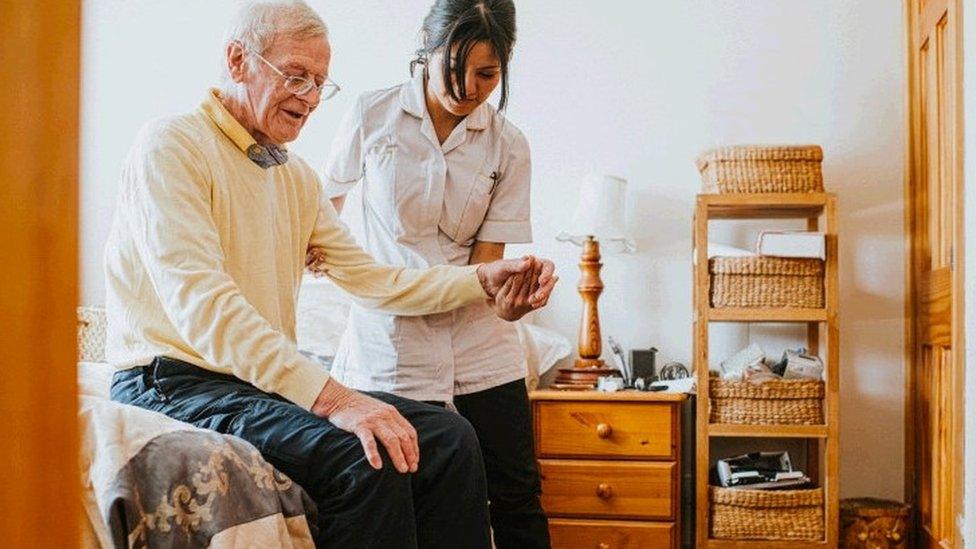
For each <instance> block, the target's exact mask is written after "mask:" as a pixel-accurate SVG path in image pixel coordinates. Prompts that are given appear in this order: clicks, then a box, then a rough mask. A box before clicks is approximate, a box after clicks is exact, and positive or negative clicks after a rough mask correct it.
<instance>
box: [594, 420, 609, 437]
mask: <svg viewBox="0 0 976 549" xmlns="http://www.w3.org/2000/svg"><path fill="white" fill-rule="evenodd" d="M612 434H613V427H611V426H610V424H609V423H599V424H597V426H596V436H598V437H600V438H610V435H612Z"/></svg>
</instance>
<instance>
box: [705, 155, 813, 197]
mask: <svg viewBox="0 0 976 549" xmlns="http://www.w3.org/2000/svg"><path fill="white" fill-rule="evenodd" d="M822 161H823V150H822V149H821V148H820V147H819V146H818V145H800V146H755V145H741V146H735V147H722V148H718V149H712V150H709V151H705V152H704V153H702V154H701V155H700V156H699V157H698V159H697V160H696V161H695V163H696V164H697V166H698V171H699V172H700V173H701V176H702V184H703V186H704V192H707V193H802V192H823V173H822V171H821V162H822Z"/></svg>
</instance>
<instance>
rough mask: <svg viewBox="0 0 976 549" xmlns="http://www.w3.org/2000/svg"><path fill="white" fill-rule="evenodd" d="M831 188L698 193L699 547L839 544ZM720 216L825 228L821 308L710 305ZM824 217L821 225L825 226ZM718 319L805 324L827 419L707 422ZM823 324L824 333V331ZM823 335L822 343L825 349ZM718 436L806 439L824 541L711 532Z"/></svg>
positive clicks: (833, 203) (755, 548) (759, 548)
mask: <svg viewBox="0 0 976 549" xmlns="http://www.w3.org/2000/svg"><path fill="white" fill-rule="evenodd" d="M836 207H837V206H836V196H835V195H833V194H832V193H784V194H779V193H776V194H735V195H728V194H724V195H723V194H701V195H698V200H697V205H696V208H695V221H694V230H693V232H694V268H693V270H694V277H695V280H694V284H693V288H694V306H695V315H694V355H693V356H694V365H695V368H694V369H695V375H696V376H697V383H698V400H697V434H696V435H697V436H696V442H697V459H696V484H697V486H696V494H695V497H696V506H695V508H696V516H695V519H696V520H695V529H696V545H695V546H696V547H708V548H749V549H762V548H766V547H768V548H774V547H775V548H778V549H779V548H791V547H795V548H810V547H836V546H837V544H838V536H839V532H838V530H839V525H838V511H839V507H838V506H839V484H838V456H839V454H838V441H839V435H840V431H839V426H838V417H839V406H840V401H839V391H838V387H839V372H838V359H839V347H838V345H839V329H838V325H837V304H838V303H837V232H836V231H837V219H836ZM716 219H739V220H747V219H803V220H806V223H807V230H811V231H818V230H819V231H823V232H825V233H826V235H827V254H826V264H825V266H826V269H825V274H824V290H825V303H826V307H825V308H823V309H788V308H783V309H748V308H744V309H742V308H736V309H732V308H727V309H725V308H719V309H716V308H713V307H711V303H710V299H709V286H710V282H709V275H708V224H709V221H711V220H716ZM821 223H823V225H821ZM713 322H757V323H759V322H776V323H780V322H782V323H801V324H805V325H806V331H807V342H806V343H807V345H806V346H807V349H809V350H810V352H812V353H816V354H819V355H820V356H821V357H822V358H823V359H824V364H825V371H826V384H825V396H824V399H825V400H824V419H825V420H826V423H825V424H824V425H729V424H713V423H710V422H709V406H710V399H709V396H708V395H709V390H708V370H709V357H708V337H709V327H710V324H711V323H713ZM822 330H823V332H822ZM821 335H823V336H824V337H823V341H822V343H823V348H821ZM718 437H741V438H757V439H776V438H780V439H781V438H791V439H803V440H805V441H806V445H807V449H808V451H807V469H808V471H807V473H808V474H809V475H810V477H811V479H813V480H815V481H817V483H818V485H819V486H821V487H823V488H824V502H825V509H824V516H825V520H826V524H825V532H826V539H824V540H821V541H820V542H797V541H764V540H754V539H749V540H725V539H712V538H710V537H709V515H710V506H709V498H708V485H709V484H708V480H709V478H708V470H709V465H710V459H709V458H710V442H711V440H712V439H713V438H718Z"/></svg>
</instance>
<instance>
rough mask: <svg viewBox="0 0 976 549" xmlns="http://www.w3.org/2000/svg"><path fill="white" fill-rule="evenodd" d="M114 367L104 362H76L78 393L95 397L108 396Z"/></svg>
mask: <svg viewBox="0 0 976 549" xmlns="http://www.w3.org/2000/svg"><path fill="white" fill-rule="evenodd" d="M113 374H115V368H113V367H112V365H110V364H108V363H105V362H85V361H82V362H79V363H78V394H79V395H81V396H89V397H96V398H109V393H110V391H111V390H112V375H113Z"/></svg>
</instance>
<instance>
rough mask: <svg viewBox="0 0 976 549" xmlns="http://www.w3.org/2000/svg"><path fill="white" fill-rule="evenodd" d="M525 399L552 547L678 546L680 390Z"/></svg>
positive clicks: (629, 548)
mask: <svg viewBox="0 0 976 549" xmlns="http://www.w3.org/2000/svg"><path fill="white" fill-rule="evenodd" d="M529 398H530V399H531V400H532V411H533V421H534V423H535V450H536V456H537V457H538V459H539V471H540V473H541V475H542V507H543V508H544V509H545V511H546V516H548V517H549V531H550V532H551V535H552V546H553V548H554V549H576V548H581V549H582V548H585V549H655V548H665V547H668V548H673V547H678V546H679V545H680V539H681V528H680V522H681V490H680V486H681V406H682V404H683V403H684V401H685V399H686V396H685V395H682V394H662V393H639V392H634V391H626V392H619V393H598V392H595V391H568V392H561V391H534V392H532V393H531V394H530V395H529Z"/></svg>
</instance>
